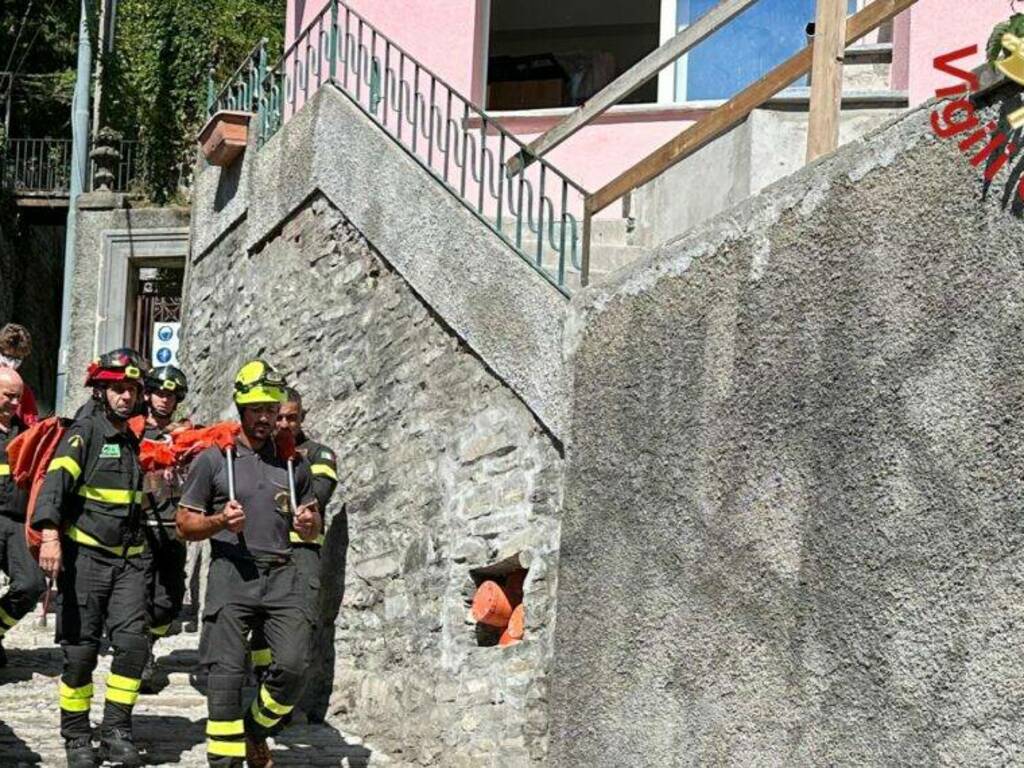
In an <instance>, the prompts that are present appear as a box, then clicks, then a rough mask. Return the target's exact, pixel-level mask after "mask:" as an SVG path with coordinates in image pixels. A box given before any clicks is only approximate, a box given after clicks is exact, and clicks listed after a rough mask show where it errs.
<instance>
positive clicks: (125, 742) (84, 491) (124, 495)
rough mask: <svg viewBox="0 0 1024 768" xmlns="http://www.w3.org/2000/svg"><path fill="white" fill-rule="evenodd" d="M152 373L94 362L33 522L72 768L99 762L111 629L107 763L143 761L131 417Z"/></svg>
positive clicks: (129, 355) (144, 644) (141, 547)
mask: <svg viewBox="0 0 1024 768" xmlns="http://www.w3.org/2000/svg"><path fill="white" fill-rule="evenodd" d="M143 375H144V368H143V364H142V362H141V360H140V359H139V355H138V354H137V353H136V352H135V351H134V350H130V349H118V350H115V351H113V352H108V353H107V354H105V355H103V356H102V357H100V358H99V359H97V360H95V361H93V363H92V364H91V365H90V366H89V371H88V375H87V377H86V382H85V384H86V386H87V387H90V388H91V389H92V396H91V399H90V400H89V402H88V403H86V405H85V406H83V407H82V408H81V409H79V411H78V413H77V414H76V417H75V421H74V422H73V423H72V424H71V426H70V427H68V429H67V432H66V433H65V434H64V436H63V437H62V439H61V442H60V444H59V446H58V447H57V450H56V453H55V454H54V457H53V459H52V461H51V462H50V465H49V467H48V469H47V474H46V479H45V481H44V483H43V487H42V490H41V491H40V494H39V498H38V501H37V503H36V507H35V511H34V513H33V516H32V527H33V528H35V529H36V530H38V531H41V535H42V539H43V543H42V546H41V548H40V557H39V564H40V566H42V569H43V571H45V572H46V573H48V574H49V575H50V576H52V577H53V578H56V579H57V587H58V594H59V596H58V602H57V640H58V641H59V642H60V645H61V650H62V651H63V654H64V665H63V670H62V672H61V678H60V714H61V735H62V736H63V737H64V739H65V748H66V750H67V760H68V766H69V768H92V767H93V766H96V765H98V764H99V763H98V762H97V756H96V755H94V753H93V749H92V741H91V734H92V731H91V728H90V726H89V707H90V704H91V701H92V693H93V685H92V673H93V670H94V669H95V667H96V660H97V655H98V652H99V646H100V638H101V635H102V634H103V628H104V626H106V627H107V631H108V636H109V640H110V645H111V648H112V652H113V659H112V661H111V664H110V674H109V675H108V676H107V693H106V701H105V703H104V710H103V722H102V724H101V726H100V730H99V740H100V756H99V757H100V759H103V760H108V761H110V762H112V763H115V764H119V765H122V766H137V765H141V758H140V756H139V753H138V750H137V749H136V747H135V744H134V741H133V738H132V707H133V706H134V704H135V701H136V699H137V698H138V695H139V686H140V681H141V677H142V670H143V667H144V666H145V664H146V658H147V656H148V653H149V643H148V641H147V637H146V567H145V562H144V560H145V559H144V558H143V557H142V555H143V554H144V552H145V550H146V543H145V542H146V540H145V536H144V535H143V530H142V525H141V519H140V517H141V514H140V512H141V507H142V501H143V496H142V471H141V469H140V467H139V462H138V452H139V443H138V440H137V438H136V437H135V435H134V434H132V432H131V430H130V429H129V428H128V419H129V418H130V417H131V416H132V415H133V414H134V413H135V412H136V409H137V408H138V406H139V403H140V401H141V398H142V381H143Z"/></svg>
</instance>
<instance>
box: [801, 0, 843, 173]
mask: <svg viewBox="0 0 1024 768" xmlns="http://www.w3.org/2000/svg"><path fill="white" fill-rule="evenodd" d="M846 7H847V0H818V12H817V16H816V17H815V20H814V44H813V45H814V53H813V55H812V61H811V104H810V110H809V113H808V123H807V162H808V163H810V162H812V161H814V160H817V159H818V158H819V157H821V156H822V155H827V154H829V153H831V152H835V151H836V148H837V147H838V146H839V112H840V110H841V109H842V101H843V52H844V51H845V50H846V42H845V41H846Z"/></svg>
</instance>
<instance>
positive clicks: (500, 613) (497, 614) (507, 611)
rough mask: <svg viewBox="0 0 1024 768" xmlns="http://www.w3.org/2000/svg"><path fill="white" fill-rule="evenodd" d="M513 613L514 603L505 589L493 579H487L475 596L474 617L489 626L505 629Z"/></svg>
mask: <svg viewBox="0 0 1024 768" xmlns="http://www.w3.org/2000/svg"><path fill="white" fill-rule="evenodd" d="M511 615H512V604H511V603H510V602H509V599H508V596H507V595H506V594H505V590H503V589H502V588H501V587H499V586H498V585H497V584H496V583H495V582H493V581H485V582H484V583H483V584H481V585H480V588H479V589H477V591H476V594H475V595H474V596H473V618H474V619H476V620H477V621H478V622H480V623H481V624H486V625H487V626H489V627H497V628H498V629H504V628H505V627H506V626H507V625H508V620H509V617H510V616H511Z"/></svg>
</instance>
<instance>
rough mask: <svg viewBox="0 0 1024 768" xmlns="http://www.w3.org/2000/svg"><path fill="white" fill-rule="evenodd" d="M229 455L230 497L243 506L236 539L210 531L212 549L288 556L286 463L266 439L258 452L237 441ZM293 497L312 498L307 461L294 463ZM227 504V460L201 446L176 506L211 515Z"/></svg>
mask: <svg viewBox="0 0 1024 768" xmlns="http://www.w3.org/2000/svg"><path fill="white" fill-rule="evenodd" d="M235 450H236V455H235V459H234V467H235V495H236V496H237V499H238V502H239V503H240V504H241V505H242V508H243V509H244V510H245V527H244V528H243V529H242V536H241V538H242V541H239V536H238V534H234V533H231V531H228V530H226V529H225V530H223V531H218V532H217V533H216V534H214V535H213V538H212V546H213V553H214V554H215V555H217V556H227V557H235V558H242V559H253V558H255V559H259V558H260V557H261V556H285V557H286V556H288V555H289V553H290V552H291V546H290V544H289V541H288V535H289V533H290V531H291V530H292V522H293V520H292V510H291V505H290V503H289V492H288V465H287V462H286V461H285V460H284V459H281V458H278V456H277V455H276V452H275V448H274V445H273V443H272V442H271V441H267V442H266V443H265V444H264V446H263V448H262V449H260V451H259V452H258V453H257V452H254V451H253V450H252V449H251V448H249V447H248V446H246V445H244V444H242V443H238V444H237V445H236V449H235ZM295 495H296V498H297V499H298V500H299V504H308V503H310V502H312V501H314V498H315V497H314V496H313V489H312V482H311V479H310V473H309V465H308V464H307V463H306V461H305V460H304V459H301V458H299V459H297V460H296V462H295ZM227 503H228V476H227V459H226V457H225V455H224V453H223V452H222V451H221V449H220V448H218V447H216V446H214V447H210V448H207V449H206V450H205V451H203V452H202V453H200V454H199V456H197V457H196V459H195V461H193V462H192V467H191V468H190V470H189V474H188V479H187V480H186V481H185V487H184V489H183V490H182V495H181V506H183V507H187V508H188V509H192V510H195V511H196V512H202V513H203V514H206V515H214V514H217V513H219V512H220V511H221V509H223V508H224V505H225V504H227Z"/></svg>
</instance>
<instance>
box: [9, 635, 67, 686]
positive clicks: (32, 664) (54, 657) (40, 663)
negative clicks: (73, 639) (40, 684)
mask: <svg viewBox="0 0 1024 768" xmlns="http://www.w3.org/2000/svg"><path fill="white" fill-rule="evenodd" d="M62 663H63V656H62V655H61V651H60V648H58V647H56V646H54V647H52V648H8V649H7V666H6V667H4V668H3V669H0V686H3V685H6V684H8V683H23V682H25V681H27V680H31V679H32V676H33V675H45V676H46V677H57V676H59V675H60V670H61V664H62ZM54 695H56V694H54Z"/></svg>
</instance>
